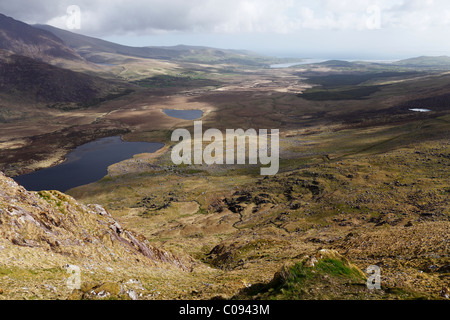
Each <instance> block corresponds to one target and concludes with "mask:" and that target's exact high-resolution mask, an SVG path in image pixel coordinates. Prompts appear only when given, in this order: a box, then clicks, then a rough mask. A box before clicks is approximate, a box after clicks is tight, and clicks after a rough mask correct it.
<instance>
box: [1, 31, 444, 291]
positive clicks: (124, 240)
mask: <svg viewBox="0 0 450 320" xmlns="http://www.w3.org/2000/svg"><path fill="white" fill-rule="evenodd" d="M36 29H39V30H42V29H45V30H46V32H52V29H53V27H45V26H38V27H36ZM53 32H55V36H57V37H61V39H62V42H61V43H65V44H67V46H68V48H65V49H64V50H63V51H64V52H72V50H73V52H75V53H76V59H72V60H69V62H67V61H64V63H62V62H61V61H60V59H59V58H58V59H56V60H55V59H54V57H51V58H48V59H47V58H45V59H43V60H36V59H34V58H31V57H28V56H27V57H24V56H21V55H19V53H14V54H12V53H11V51H9V50H10V49H11V48H9V49H7V48H1V47H0V49H1V50H0V52H1V56H0V83H1V84H2V86H1V87H0V99H1V100H0V132H1V136H0V171H2V172H4V174H5V176H1V179H0V182H1V183H2V186H3V189H1V190H0V200H1V201H0V214H1V215H0V217H3V218H4V219H3V218H2V219H3V220H0V222H1V223H0V234H2V235H3V237H2V240H1V242H0V257H1V259H0V289H2V292H3V293H0V299H15V298H20V299H22V298H24V299H67V298H70V299H102V298H105V297H102V296H101V295H99V294H98V293H99V292H101V291H102V290H101V289H99V288H100V287H102V285H103V284H106V283H107V284H109V287H108V288H106V287H104V288H103V289H104V290H103V292H105V291H106V292H109V294H108V295H107V297H106V298H118V299H130V298H133V297H134V295H133V294H130V292H131V291H130V290H134V291H135V292H137V294H138V296H139V299H149V300H153V299H170V300H171V299H174V300H175V299H187V300H189V299H194V300H206V299H250V300H253V299H255V300H258V299H281V300H283V299H300V300H302V299H350V300H357V299H373V300H391V299H392V300H396V299H431V300H439V299H448V292H449V291H448V290H449V287H450V278H449V265H450V255H449V241H450V232H449V231H450V201H449V192H450V189H449V184H448V182H449V180H450V175H449V172H450V170H449V167H450V122H449V121H450V99H449V98H450V96H449V93H448V92H449V88H450V64H448V61H447V60H446V59H445V58H442V57H441V58H439V57H438V58H434V59H433V58H424V57H421V58H418V59H409V60H405V61H398V62H392V63H375V62H363V61H361V62H356V61H354V62H347V61H338V60H332V61H325V62H323V61H321V62H318V61H314V62H316V63H310V64H308V63H306V62H305V63H304V64H303V63H302V64H298V65H294V66H290V67H287V68H270V65H273V64H282V63H290V62H292V61H277V60H279V59H271V58H268V57H260V56H256V55H253V54H249V53H245V52H235V51H224V50H220V49H211V48H203V47H200V48H199V47H185V46H179V47H167V48H165V47H164V48H150V47H148V48H132V47H124V46H119V45H114V44H112V43H108V42H105V41H100V40H98V39H94V38H89V37H84V36H81V35H75V34H72V33H69V32H67V31H63V30H60V31H58V30H56V31H55V30H53ZM58 43H60V42H59V41H58ZM24 53H27V50H22V51H21V52H20V54H24ZM68 65H69V66H70V67H69V68H68V67H67V66H68ZM8 70H9V72H10V73H9V74H8V73H7V71H8ZM17 70H20V72H19V71H17ZM13 75H14V76H13ZM36 79H42V80H40V81H36ZM49 88H50V89H51V88H53V89H52V90H53V91H52V90H50V89H49ZM424 109H426V110H429V111H428V112H417V111H415V110H424ZM167 110H172V111H173V110H178V111H180V110H184V111H189V110H196V111H198V113H197V114H196V115H192V114H191V115H190V116H191V117H187V118H186V117H184V118H183V117H181V116H179V115H178V116H174V114H170V113H168V112H167ZM171 115H172V116H171ZM194 119H200V120H201V121H202V123H203V127H204V129H208V128H216V129H219V130H221V131H225V130H226V129H239V128H242V129H244V130H247V129H250V128H253V129H257V130H258V129H279V130H280V170H279V173H278V174H277V175H275V176H267V177H264V176H261V175H260V170H259V169H260V166H259V165H249V164H246V165H189V166H188V165H174V164H173V162H172V161H171V157H170V152H171V148H172V147H173V146H174V145H175V142H173V141H171V134H172V132H173V131H174V130H175V129H179V128H185V129H188V130H190V131H191V132H192V130H193V125H194V123H193V120H194ZM115 136H120V137H121V138H122V139H123V140H124V141H127V142H151V143H159V144H161V146H162V145H164V147H162V148H161V149H159V150H158V151H156V152H154V153H150V152H146V153H145V152H144V153H136V154H135V155H134V156H132V157H129V158H128V159H126V160H123V161H120V162H115V163H114V164H112V165H110V166H109V167H108V171H107V174H106V175H105V176H104V177H101V179H99V180H97V181H95V182H92V183H89V184H86V185H82V186H79V187H76V188H72V189H70V190H67V191H66V195H64V194H62V193H59V192H57V191H40V192H30V191H25V189H21V187H19V186H17V185H14V182H13V181H12V180H10V179H9V178H7V177H12V178H14V177H16V176H19V175H22V174H26V173H31V172H35V171H37V170H40V169H44V168H49V167H52V166H55V165H57V164H59V163H61V162H62V161H64V159H65V157H66V155H67V154H68V153H69V152H70V151H72V150H74V149H76V148H77V147H79V146H81V145H84V144H86V143H89V142H92V141H96V140H98V139H101V138H107V137H115ZM6 176H7V177H6ZM94 204H95V205H94ZM97 205H98V207H97ZM19 207H20V208H21V209H20V210H19V209H18V208H19ZM36 208H37V209H36ZM96 208H97V209H96ZM99 208H102V209H99ZM103 210H104V211H103ZM25 211H26V212H30V214H28V215H26V214H24V213H23V212H25ZM47 211H48V212H51V215H50V217H47V216H45V215H44V213H45V212H47ZM14 212H21V213H20V214H22V216H23V217H27V218H22V219H21V220H20V219H19V218H17V221H18V222H14V223H12V222H11V221H12V220H14V219H16V215H15V214H14ZM95 214H97V215H99V218H98V219H96V218H92V217H93V215H94V217H95ZM22 216H21V217H22ZM30 216H31V217H33V219H31V218H29V217H30ZM77 217H80V218H79V219H81V220H80V221H81V222H82V223H81V224H80V225H79V226H78V225H77V224H76V223H74V222H73V221H76V220H77V219H78V218H77ZM97 220H98V221H97ZM14 221H16V220H14ZM33 221H35V222H36V221H37V222H38V223H34V222H33ZM99 221H100V222H99ZM102 221H104V222H102ZM44 222H45V223H44ZM8 223H9V224H8ZM116 223H117V224H118V225H119V226H120V227H117V226H116ZM9 225H14V226H15V227H14V229H13V230H12V229H11V230H10V229H8V228H9ZM20 225H23V226H24V227H23V228H21V227H20ZM43 226H45V227H43ZM111 226H113V227H111ZM47 229H48V230H51V231H52V230H53V229H55V230H57V231H58V232H56V233H49V232H47V231H48V230H47ZM43 230H44V231H43ZM46 230H47V231H46ZM64 230H66V231H67V230H69V231H67V232H66V231H64ZM124 230H132V231H130V233H129V234H128V233H127V232H128V231H127V232H125V231H124ZM52 232H53V231H52ZM50 234H51V235H52V236H50ZM58 234H59V235H58ZM59 236H61V237H62V239H59V238H58V237H59ZM53 238H54V239H53ZM111 239H112V240H111ZM63 240H64V241H63ZM56 241H57V242H56ZM80 243H83V245H81V244H80ZM149 252H156V253H155V254H150V253H149ZM155 256H157V258H155ZM164 257H166V258H164ZM66 260H67V262H65V261H66ZM134 261H136V265H134V264H133V262H134ZM311 261H315V262H313V263H311ZM65 263H70V264H73V265H79V266H80V267H81V272H82V278H83V283H84V285H83V287H82V288H81V289H80V290H78V291H77V290H74V291H71V290H68V289H67V287H66V285H65V282H64V280H65V279H66V274H65V269H64V268H63V267H62V266H63V265H64V264H65ZM155 265H156V266H157V267H154V266H155ZM372 265H376V266H379V267H380V268H381V270H382V274H381V283H382V289H381V290H369V289H367V287H366V279H367V276H368V275H367V274H366V273H365V270H366V269H367V268H368V267H369V266H372ZM105 270H107V271H106V272H105ZM130 281H131V282H130ZM45 285H47V286H50V287H45ZM22 287H27V288H29V290H25V291H24V290H22V289H20V288H22ZM48 288H50V289H48ZM53 288H54V289H53ZM97 289H99V290H97ZM96 290H97V291H98V292H97V291H96ZM108 290H109V291H108ZM127 290H128V291H127ZM93 291H95V292H97V293H95V294H93V293H92V292H93ZM125 291H127V292H128V293H127V294H125V293H124V292H125ZM446 292H447V296H446Z"/></svg>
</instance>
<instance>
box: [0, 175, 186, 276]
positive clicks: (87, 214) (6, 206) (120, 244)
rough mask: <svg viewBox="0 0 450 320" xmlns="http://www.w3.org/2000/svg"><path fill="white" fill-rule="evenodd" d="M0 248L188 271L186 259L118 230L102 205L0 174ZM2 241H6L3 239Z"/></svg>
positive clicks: (116, 223)
mask: <svg viewBox="0 0 450 320" xmlns="http://www.w3.org/2000/svg"><path fill="white" fill-rule="evenodd" d="M0 239H1V244H2V245H3V250H8V247H11V246H12V247H14V246H16V247H27V248H32V249H34V250H40V251H46V252H51V253H52V254H58V255H64V256H70V257H74V258H76V257H92V259H93V260H95V259H100V260H102V261H114V262H117V261H128V262H129V261H142V260H145V261H146V262H148V263H149V264H150V265H159V264H170V265H172V266H176V267H178V268H180V269H182V270H185V271H188V270H190V266H189V263H188V262H186V261H182V260H181V259H180V258H179V257H177V256H175V255H173V254H172V253H170V252H167V251H164V250H161V249H158V248H155V247H153V246H151V245H150V244H149V242H148V241H147V240H146V239H145V237H143V236H142V235H138V234H136V233H134V232H133V231H131V230H126V229H125V228H123V227H122V226H121V225H120V224H119V223H118V222H117V221H116V220H115V219H114V218H113V217H112V216H111V215H110V214H109V213H108V212H107V211H106V210H105V209H104V208H103V207H101V206H99V205H83V204H80V203H78V202H77V201H76V200H75V199H73V198H71V197H69V196H67V195H65V194H63V193H60V192H57V191H41V192H29V191H27V190H25V189H24V188H23V187H21V186H19V185H18V184H17V183H16V182H15V181H13V180H12V179H10V178H7V177H6V176H4V174H3V173H0ZM5 240H6V241H5Z"/></svg>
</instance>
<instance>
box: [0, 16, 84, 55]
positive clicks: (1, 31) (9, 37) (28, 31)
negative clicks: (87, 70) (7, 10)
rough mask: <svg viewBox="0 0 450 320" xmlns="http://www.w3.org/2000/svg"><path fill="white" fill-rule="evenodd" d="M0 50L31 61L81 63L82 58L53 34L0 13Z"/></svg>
mask: <svg viewBox="0 0 450 320" xmlns="http://www.w3.org/2000/svg"><path fill="white" fill-rule="evenodd" d="M0 49H4V50H8V51H12V52H14V53H16V54H20V55H23V56H27V57H30V58H32V59H36V60H40V61H45V62H52V61H54V60H55V59H63V60H71V61H83V58H81V56H80V55H79V54H78V53H76V52H75V51H74V50H73V49H71V48H69V47H68V46H66V45H65V44H64V42H63V41H62V40H61V39H59V38H58V37H57V36H55V35H54V34H53V33H51V32H48V31H45V30H42V29H38V28H34V27H32V26H30V25H28V24H26V23H23V22H20V21H17V20H14V19H13V18H10V17H7V16H5V15H3V14H1V13H0Z"/></svg>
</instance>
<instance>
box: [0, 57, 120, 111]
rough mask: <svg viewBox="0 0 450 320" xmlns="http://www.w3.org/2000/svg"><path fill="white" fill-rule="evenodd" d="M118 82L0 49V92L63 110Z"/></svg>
mask: <svg viewBox="0 0 450 320" xmlns="http://www.w3.org/2000/svg"><path fill="white" fill-rule="evenodd" d="M119 92H123V88H122V86H121V85H118V84H117V83H114V82H112V81H108V80H104V79H101V78H98V77H94V76H90V75H87V74H84V73H79V72H74V71H71V70H67V69H62V68H59V67H56V66H53V65H50V64H47V63H45V62H41V61H38V60H34V59H32V58H29V57H25V56H20V55H16V54H12V53H10V52H8V51H4V50H0V93H2V94H6V95H7V96H9V97H13V98H14V97H20V100H23V99H28V100H29V101H31V102H32V103H33V104H36V103H43V104H47V106H52V107H58V108H63V109H77V108H80V107H86V106H89V105H93V104H95V103H96V102H99V101H101V100H102V99H104V97H106V96H108V95H111V94H114V93H116V94H118V93H119Z"/></svg>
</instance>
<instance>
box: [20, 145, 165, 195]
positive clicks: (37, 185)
mask: <svg viewBox="0 0 450 320" xmlns="http://www.w3.org/2000/svg"><path fill="white" fill-rule="evenodd" d="M162 147H164V144H162V143H149V142H125V141H123V140H122V138H121V137H108V138H102V139H99V140H96V141H93V142H90V143H87V144H84V145H82V146H80V147H78V148H76V149H75V150H73V151H72V152H70V153H69V154H67V156H66V161H64V162H63V163H61V164H59V165H57V166H54V167H51V168H47V169H42V170H39V171H36V172H32V173H30V174H26V175H22V176H18V177H15V178H14V180H15V181H17V182H18V183H19V184H21V185H22V186H24V187H25V188H26V189H27V190H30V191H40V190H58V191H61V192H65V191H67V190H69V189H72V188H75V187H79V186H82V185H85V184H89V183H92V182H95V181H98V180H100V179H102V178H103V177H104V176H106V175H107V173H108V166H110V165H112V164H114V163H118V162H120V161H123V160H126V159H130V158H132V157H133V156H134V155H136V154H140V153H154V152H156V151H158V150H159V149H161V148H162Z"/></svg>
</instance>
